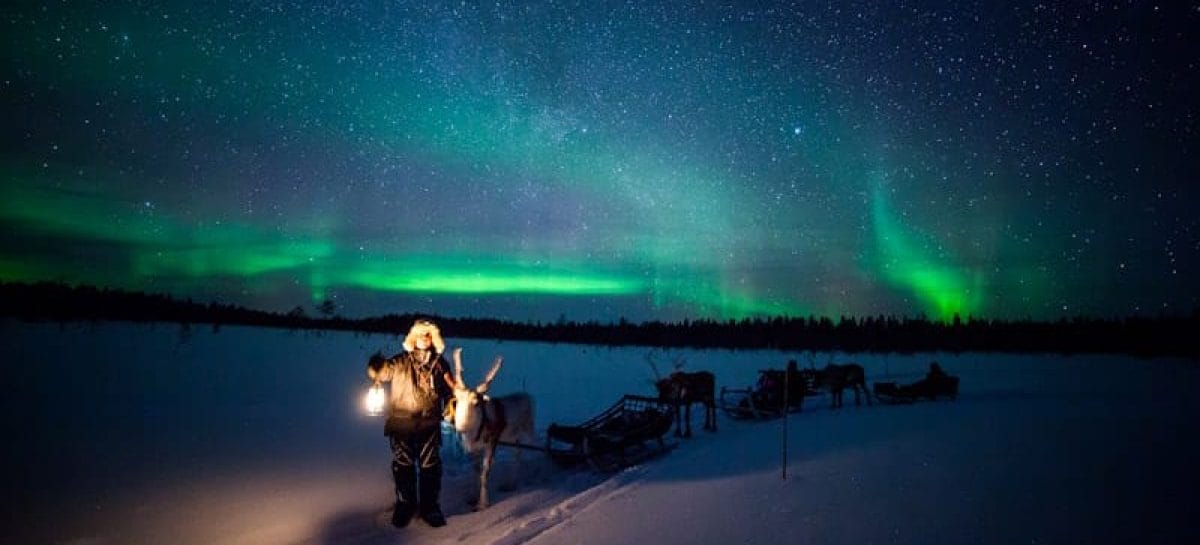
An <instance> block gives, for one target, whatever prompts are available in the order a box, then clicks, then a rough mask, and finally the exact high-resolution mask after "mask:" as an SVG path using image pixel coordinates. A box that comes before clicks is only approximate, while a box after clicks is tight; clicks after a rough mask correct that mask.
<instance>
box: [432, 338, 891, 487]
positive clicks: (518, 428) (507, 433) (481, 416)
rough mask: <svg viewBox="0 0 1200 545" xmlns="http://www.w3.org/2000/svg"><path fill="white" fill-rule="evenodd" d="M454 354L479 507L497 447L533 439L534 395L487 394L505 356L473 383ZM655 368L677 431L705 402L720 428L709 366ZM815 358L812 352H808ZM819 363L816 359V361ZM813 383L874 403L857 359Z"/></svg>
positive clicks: (707, 418)
mask: <svg viewBox="0 0 1200 545" xmlns="http://www.w3.org/2000/svg"><path fill="white" fill-rule="evenodd" d="M453 359H454V401H453V407H452V411H453V420H454V429H455V430H456V431H457V432H458V434H459V435H460V437H461V438H462V442H463V446H464V449H465V450H466V451H467V452H468V453H471V454H473V455H476V456H478V469H479V496H478V500H477V502H476V506H475V508H476V509H486V508H487V507H488V477H489V474H490V473H491V468H492V461H493V459H494V458H495V456H496V448H497V447H498V446H499V445H500V444H502V443H505V444H515V445H518V446H522V445H530V444H532V442H533V441H534V428H533V422H534V418H533V417H534V415H533V398H532V397H531V396H530V395H529V394H527V393H515V394H509V395H505V396H501V397H491V396H488V395H487V393H488V388H489V387H490V386H491V383H492V381H493V380H495V378H496V374H497V373H499V372H500V368H501V365H502V364H503V359H502V358H500V357H497V358H496V360H495V361H494V362H493V363H492V367H491V369H490V370H488V372H487V375H486V376H485V377H484V379H483V382H481V383H480V384H479V385H477V386H475V387H474V388H471V387H468V385H467V383H466V382H465V381H464V380H463V363H462V349H461V348H456V349H454V352H453ZM648 359H649V362H650V366H651V368H652V369H653V370H654V374H655V381H654V386H655V388H656V389H657V390H658V396H659V399H661V400H664V401H668V402H670V403H671V404H672V405H673V406H674V410H675V435H676V436H682V437H691V435H692V426H691V406H692V404H695V403H700V404H702V405H703V406H704V429H705V430H711V431H716V429H717V418H716V378H715V376H714V375H713V374H712V373H711V372H708V371H696V372H684V371H682V370H680V368H681V367H682V365H683V363H682V361H681V360H676V361H675V369H676V370H675V371H674V372H672V373H671V374H670V375H667V376H666V377H662V376H661V375H660V374H659V373H658V367H657V366H656V365H655V363H654V361H653V357H650V358H648ZM810 359H811V357H810ZM813 367H814V368H815V365H814V366H813ZM813 377H814V378H813V385H812V387H813V388H817V389H825V390H828V391H829V393H830V397H831V399H832V401H831V403H832V407H834V408H837V407H841V406H842V393H843V391H844V390H845V389H846V388H850V389H852V390H854V399H855V403H856V404H861V403H862V401H861V396H862V395H864V394H865V395H866V398H867V404H868V405H870V404H871V396H870V394H869V393H868V391H867V386H866V375H865V373H864V371H863V368H862V366H861V365H858V364H856V363H847V364H841V365H838V364H834V363H832V362H829V363H827V364H826V365H825V367H824V368H822V369H819V370H815V372H814V373H813ZM448 414H449V413H448ZM521 450H522V449H521V448H518V449H517V455H516V458H517V465H516V467H515V468H514V471H519V468H520V459H521Z"/></svg>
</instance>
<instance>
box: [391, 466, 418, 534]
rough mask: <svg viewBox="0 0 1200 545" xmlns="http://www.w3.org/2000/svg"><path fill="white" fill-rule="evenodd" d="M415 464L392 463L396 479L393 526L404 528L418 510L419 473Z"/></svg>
mask: <svg viewBox="0 0 1200 545" xmlns="http://www.w3.org/2000/svg"><path fill="white" fill-rule="evenodd" d="M415 469H416V468H414V467H413V466H402V465H400V464H396V463H393V464H392V478H393V479H394V480H395V481H396V508H395V510H393V511H392V526H395V527H397V528H404V527H405V526H408V523H409V521H411V520H412V517H413V514H414V513H416V511H417V486H416V485H417V483H416V480H417V475H416V472H415V471H414V470H415Z"/></svg>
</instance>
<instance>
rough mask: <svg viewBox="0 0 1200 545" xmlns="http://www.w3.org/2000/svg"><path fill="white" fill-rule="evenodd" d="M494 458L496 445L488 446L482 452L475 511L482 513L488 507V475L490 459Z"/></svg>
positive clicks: (490, 470) (490, 466)
mask: <svg viewBox="0 0 1200 545" xmlns="http://www.w3.org/2000/svg"><path fill="white" fill-rule="evenodd" d="M495 456H496V445H494V444H489V445H487V446H486V447H484V450H483V467H482V468H481V469H480V471H479V503H478V504H477V505H476V506H475V510H476V511H482V510H484V509H487V507H488V492H487V488H488V474H489V473H491V472H492V458H494V457H495Z"/></svg>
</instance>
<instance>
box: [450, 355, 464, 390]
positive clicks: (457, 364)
mask: <svg viewBox="0 0 1200 545" xmlns="http://www.w3.org/2000/svg"><path fill="white" fill-rule="evenodd" d="M453 356H454V387H455V388H464V389H465V388H466V387H467V383H465V382H463V379H462V347H458V348H455V349H454V354H453Z"/></svg>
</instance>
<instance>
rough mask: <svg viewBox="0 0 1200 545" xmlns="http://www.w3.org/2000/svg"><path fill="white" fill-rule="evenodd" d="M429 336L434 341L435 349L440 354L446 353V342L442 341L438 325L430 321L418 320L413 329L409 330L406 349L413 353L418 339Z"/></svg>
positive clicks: (405, 344) (406, 337) (405, 340)
mask: <svg viewBox="0 0 1200 545" xmlns="http://www.w3.org/2000/svg"><path fill="white" fill-rule="evenodd" d="M427 334H428V335H429V337H430V338H432V339H433V349H434V350H436V351H437V353H438V354H441V353H443V352H445V351H446V341H443V340H442V332H441V331H439V330H438V326H437V324H434V323H433V322H431V321H429V320H417V321H416V323H414V324H413V326H412V329H409V330H408V335H407V336H405V337H404V349H405V350H407V351H409V352H412V351H413V350H415V349H416V348H417V339H419V338H421V337H423V336H425V335H427Z"/></svg>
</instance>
